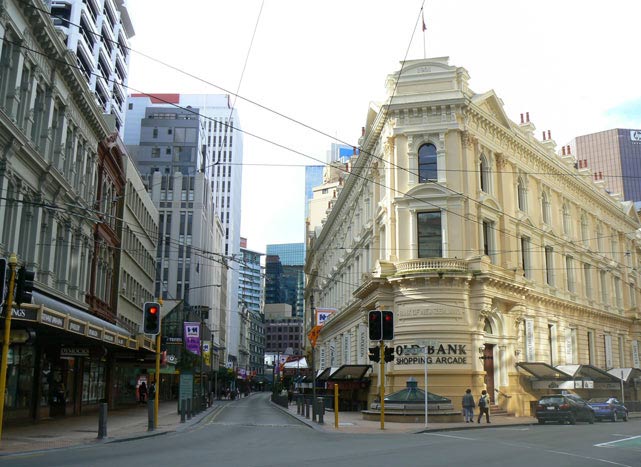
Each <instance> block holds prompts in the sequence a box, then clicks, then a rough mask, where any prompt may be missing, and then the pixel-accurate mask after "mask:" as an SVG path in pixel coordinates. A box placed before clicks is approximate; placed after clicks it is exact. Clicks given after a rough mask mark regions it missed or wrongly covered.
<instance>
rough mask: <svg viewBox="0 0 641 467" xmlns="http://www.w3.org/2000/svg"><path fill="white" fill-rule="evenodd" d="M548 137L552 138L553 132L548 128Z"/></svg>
mask: <svg viewBox="0 0 641 467" xmlns="http://www.w3.org/2000/svg"><path fill="white" fill-rule="evenodd" d="M548 139H552V133H551V132H550V130H548Z"/></svg>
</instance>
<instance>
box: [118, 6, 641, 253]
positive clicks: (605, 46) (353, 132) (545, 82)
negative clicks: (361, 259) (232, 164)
mask: <svg viewBox="0 0 641 467" xmlns="http://www.w3.org/2000/svg"><path fill="white" fill-rule="evenodd" d="M261 4H263V1H262V0H236V1H233V0H232V1H230V0H225V1H222V0H181V1H180V2H176V1H175V0H171V1H170V0H127V5H128V8H129V12H130V16H131V19H132V22H133V25H134V29H135V31H136V35H135V37H134V38H133V39H132V41H131V46H132V48H133V49H134V50H135V51H140V52H143V53H145V54H148V55H150V56H152V57H154V58H156V59H159V60H162V61H164V62H166V63H168V64H169V65H171V66H173V67H175V68H177V69H179V70H183V71H185V72H188V73H190V74H191V75H194V76H195V77H196V78H190V77H188V76H186V75H185V74H182V73H180V72H179V71H176V70H173V69H171V68H169V67H167V66H162V65H158V64H155V63H153V62H150V61H149V60H147V59H146V58H144V57H142V56H140V55H138V54H136V53H135V52H134V53H133V54H132V57H131V69H130V76H129V85H130V87H131V89H130V92H147V93H154V92H179V93H211V94H217V93H221V92H223V91H221V90H220V89H218V88H216V87H215V86H220V87H221V88H223V89H227V90H230V91H234V92H235V91H236V89H237V88H238V86H239V82H240V77H241V73H242V70H243V64H244V62H245V60H246V58H247V59H248V62H247V67H246V69H245V73H244V77H243V80H242V83H241V84H240V90H239V92H238V93H239V94H240V95H241V96H243V97H245V98H247V99H250V100H253V101H256V102H258V103H260V104H262V105H264V106H266V107H269V108H272V109H274V110H277V111H278V112H280V113H282V114H285V115H287V116H289V117H292V118H294V119H296V120H299V121H301V122H304V123H305V124H307V125H308V126H311V127H313V128H316V129H319V130H322V131H323V132H324V133H327V134H330V135H332V136H334V137H336V138H339V139H340V140H342V141H346V142H348V143H350V144H352V145H356V143H357V140H358V137H359V136H360V131H361V127H362V126H363V125H364V123H365V116H366V112H367V108H368V104H369V102H370V101H381V100H382V99H383V98H384V96H385V90H384V83H385V78H386V76H387V75H388V74H389V73H392V72H394V71H396V70H398V69H399V68H400V61H401V60H403V58H404V57H405V55H406V53H407V51H408V48H409V53H408V55H407V57H408V59H416V58H422V57H423V34H422V32H421V27H420V19H419V16H420V8H421V5H422V4H423V0H396V1H391V0H387V1H383V0H340V1H337V0H324V1H322V2H318V1H317V2H311V1H305V0H265V1H264V4H263V8H262V13H261V14H260V19H259V21H258V26H257V29H256V35H255V39H254V43H253V46H252V48H251V51H250V52H249V56H247V54H248V49H249V45H250V41H251V38H252V33H253V31H254V27H255V25H256V21H257V18H258V16H259V11H260V10H261ZM640 18H641V1H639V0H610V1H608V2H603V1H597V0H563V1H560V0H538V1H536V2H531V1H520V0H483V1H479V0H427V1H426V3H425V22H426V24H427V33H426V36H425V38H426V45H427V56H428V57H438V56H449V57H450V64H452V65H456V66H461V67H464V68H466V69H467V70H468V72H469V74H470V87H471V88H472V89H473V90H474V91H475V92H477V93H483V92H485V91H488V90H489V89H494V90H495V91H496V93H497V94H498V96H499V97H500V98H501V99H502V100H503V103H504V104H505V109H506V112H507V114H508V116H509V117H510V118H511V119H512V120H514V121H518V119H519V114H520V113H523V112H526V111H527V112H529V113H530V118H531V121H532V122H533V123H534V124H535V126H536V127H537V132H536V133H535V134H536V135H540V134H541V131H542V130H551V132H552V138H553V139H554V140H556V142H557V144H558V145H559V146H560V145H562V144H565V143H567V142H568V141H569V140H570V139H571V138H573V137H574V136H578V135H582V134H586V133H592V132H595V131H601V130H606V129H610V128H615V127H625V128H641V121H640V120H641V79H640V78H641V59H640V58H639V54H638V47H639V34H638V30H639V21H640ZM417 19H418V21H419V23H418V27H417V28H416V30H414V27H415V25H416V23H417ZM412 35H413V38H412ZM410 41H411V42H410ZM207 82H208V83H211V84H207ZM236 105H237V108H238V111H239V114H240V119H241V124H242V127H243V129H244V130H245V131H247V132H249V133H253V134H256V135H259V136H261V137H264V138H267V139H269V140H271V141H273V142H274V143H277V144H278V145H280V147H279V146H276V145H273V144H270V143H267V142H264V141H260V140H257V139H256V138H254V137H252V136H249V135H245V137H244V167H243V200H242V225H241V233H242V235H243V236H244V237H247V238H248V242H249V244H248V247H249V248H250V249H252V250H257V251H265V245H266V244H271V243H289V242H302V241H303V239H304V169H303V168H302V166H303V165H310V164H319V163H320V162H319V161H324V159H325V154H326V151H327V150H328V149H329V147H330V144H331V142H332V140H331V139H330V138H328V137H325V136H321V135H319V134H318V133H316V132H313V131H311V130H309V129H306V128H304V127H302V126H300V125H296V124H293V123H291V122H288V121H286V120H284V119H282V118H279V117H277V116H275V115H273V114H271V113H269V112H266V111H265V110H261V109H259V108H258V107H256V106H254V105H252V104H250V103H248V102H246V101H243V100H241V99H239V100H238V101H237V104H236ZM284 147H286V148H291V149H293V150H295V151H297V152H300V153H303V154H305V155H306V156H308V157H305V156H302V155H300V154H297V153H294V152H291V151H289V150H287V149H285V148H284ZM314 159H316V160H314ZM263 164H274V165H276V166H273V167H270V166H266V165H263Z"/></svg>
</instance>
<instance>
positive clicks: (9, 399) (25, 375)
mask: <svg viewBox="0 0 641 467" xmlns="http://www.w3.org/2000/svg"><path fill="white" fill-rule="evenodd" d="M7 364H8V367H7V393H6V397H5V407H6V408H8V409H28V408H29V404H30V402H31V397H32V393H33V372H34V353H33V347H32V346H28V345H12V346H11V347H9V355H8V357H7Z"/></svg>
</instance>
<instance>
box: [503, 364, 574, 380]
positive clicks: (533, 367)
mask: <svg viewBox="0 0 641 467" xmlns="http://www.w3.org/2000/svg"><path fill="white" fill-rule="evenodd" d="M516 367H517V368H520V369H522V370H524V371H526V372H527V373H529V374H530V375H531V376H533V377H535V378H536V379H539V380H546V381H572V379H573V378H572V375H570V374H568V373H566V372H564V371H562V370H560V369H559V368H558V367H556V368H555V367H553V366H552V365H549V364H547V363H543V362H519V363H517V364H516Z"/></svg>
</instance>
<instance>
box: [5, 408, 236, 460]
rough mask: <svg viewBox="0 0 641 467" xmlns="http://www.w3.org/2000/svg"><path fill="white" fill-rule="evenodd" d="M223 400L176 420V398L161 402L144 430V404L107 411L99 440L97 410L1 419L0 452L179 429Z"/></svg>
mask: <svg viewBox="0 0 641 467" xmlns="http://www.w3.org/2000/svg"><path fill="white" fill-rule="evenodd" d="M225 403H226V402H225V401H215V402H214V404H213V405H212V406H211V407H209V408H208V409H206V410H204V411H202V412H200V413H198V414H196V415H194V416H193V417H192V418H191V419H190V420H187V419H186V420H185V423H180V415H179V414H178V413H177V402H176V401H168V402H161V403H160V406H159V408H158V427H157V428H156V429H155V430H154V431H147V407H146V406H136V407H130V408H126V409H120V410H113V411H109V413H108V414H107V437H106V438H104V439H102V440H99V439H97V437H98V413H97V412H96V413H91V414H88V415H81V416H78V417H64V418H56V419H49V420H42V421H40V422H38V423H30V424H20V425H16V424H15V423H14V424H12V423H11V422H5V424H4V426H3V429H2V440H0V456H2V455H7V454H14V453H18V452H27V451H42V450H47V449H58V448H65V447H70V446H79V445H86V444H92V443H110V442H118V441H124V440H129V439H135V438H145V437H149V436H160V435H164V434H167V433H170V432H174V431H181V430H184V429H187V428H189V427H190V426H193V425H196V424H198V423H199V422H200V421H201V420H203V419H204V418H205V417H207V416H208V415H210V414H212V413H214V412H215V411H216V410H218V409H219V408H221V407H222V406H223V405H224V404H225Z"/></svg>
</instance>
